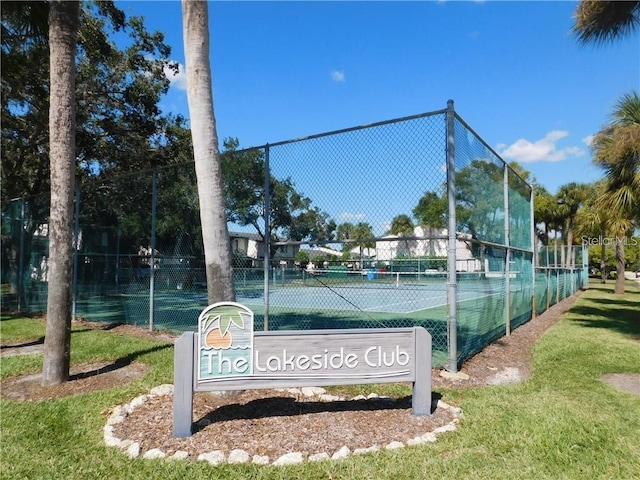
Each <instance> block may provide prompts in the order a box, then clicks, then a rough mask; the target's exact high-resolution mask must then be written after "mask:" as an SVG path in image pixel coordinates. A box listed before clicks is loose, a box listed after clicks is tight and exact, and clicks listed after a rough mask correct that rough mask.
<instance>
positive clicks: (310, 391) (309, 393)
mask: <svg viewBox="0 0 640 480" xmlns="http://www.w3.org/2000/svg"><path fill="white" fill-rule="evenodd" d="M323 393H327V391H326V390H325V389H324V388H322V387H303V388H302V394H303V395H304V396H305V397H313V396H316V395H322V394H323Z"/></svg>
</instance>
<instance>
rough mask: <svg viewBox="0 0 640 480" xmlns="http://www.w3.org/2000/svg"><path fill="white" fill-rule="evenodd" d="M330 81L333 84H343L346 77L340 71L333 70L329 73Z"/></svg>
mask: <svg viewBox="0 0 640 480" xmlns="http://www.w3.org/2000/svg"><path fill="white" fill-rule="evenodd" d="M331 79H332V80H333V81H334V82H338V83H343V82H344V81H346V80H347V77H345V75H344V72H342V71H340V70H333V71H332V72H331Z"/></svg>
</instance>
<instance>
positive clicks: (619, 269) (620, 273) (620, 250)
mask: <svg viewBox="0 0 640 480" xmlns="http://www.w3.org/2000/svg"><path fill="white" fill-rule="evenodd" d="M624 241H625V237H624V236H620V235H616V288H615V293H624V267H625V264H624Z"/></svg>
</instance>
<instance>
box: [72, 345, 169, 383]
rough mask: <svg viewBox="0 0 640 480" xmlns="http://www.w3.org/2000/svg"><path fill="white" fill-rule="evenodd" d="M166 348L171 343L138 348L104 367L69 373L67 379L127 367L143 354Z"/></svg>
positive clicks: (92, 375)
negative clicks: (142, 348)
mask: <svg viewBox="0 0 640 480" xmlns="http://www.w3.org/2000/svg"><path fill="white" fill-rule="evenodd" d="M166 348H173V344H166V345H157V346H155V347H151V348H147V349H145V350H139V351H137V352H132V353H130V354H129V355H126V356H124V357H121V358H118V359H116V360H115V361H114V362H113V363H110V364H108V365H105V366H104V367H100V368H96V369H93V370H88V371H86V372H80V373H76V374H75V375H70V376H69V380H81V379H83V378H89V377H95V376H96V375H100V374H103V373H109V372H113V371H115V370H118V369H120V368H124V367H127V366H129V365H131V363H133V362H134V361H135V360H136V359H138V358H139V357H141V356H143V355H147V354H149V353H154V352H158V351H160V350H164V349H166Z"/></svg>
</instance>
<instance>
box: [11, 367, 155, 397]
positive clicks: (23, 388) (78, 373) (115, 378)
mask: <svg viewBox="0 0 640 480" xmlns="http://www.w3.org/2000/svg"><path fill="white" fill-rule="evenodd" d="M150 371H151V368H150V367H149V366H148V365H145V364H143V363H138V362H133V363H130V364H117V363H93V364H85V365H76V366H74V367H73V368H71V371H70V378H69V381H67V382H64V383H61V384H59V385H52V386H49V387H43V386H42V373H37V374H35V375H26V376H21V377H13V378H8V379H7V380H3V382H2V392H1V395H2V398H5V399H9V400H20V401H40V400H49V399H52V398H64V397H70V396H73V395H80V394H83V393H88V392H94V391H98V390H104V389H107V388H113V387H115V386H120V385H123V384H126V383H129V382H131V381H133V380H137V379H138V378H142V377H144V376H145V375H146V374H147V373H149V372H150Z"/></svg>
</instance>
